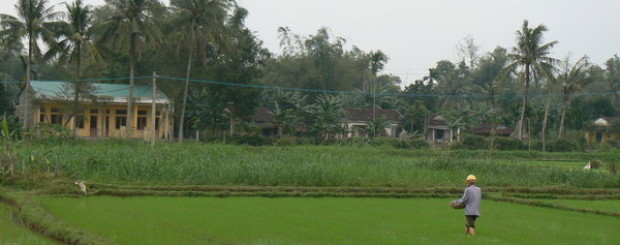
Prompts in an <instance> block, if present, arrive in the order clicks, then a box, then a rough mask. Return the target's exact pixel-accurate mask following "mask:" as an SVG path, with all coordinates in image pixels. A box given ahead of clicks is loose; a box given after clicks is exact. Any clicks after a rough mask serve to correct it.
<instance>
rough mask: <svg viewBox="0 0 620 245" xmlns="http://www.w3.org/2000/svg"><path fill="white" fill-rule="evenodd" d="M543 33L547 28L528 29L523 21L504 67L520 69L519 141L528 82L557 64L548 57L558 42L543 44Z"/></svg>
mask: <svg viewBox="0 0 620 245" xmlns="http://www.w3.org/2000/svg"><path fill="white" fill-rule="evenodd" d="M545 31H547V27H545V26H544V25H542V24H541V25H538V26H537V27H535V28H530V27H529V26H528V21H527V20H524V21H523V25H522V27H521V30H518V31H517V32H516V34H517V37H516V41H517V45H516V46H515V47H513V51H512V53H510V54H508V57H509V58H510V59H511V60H512V62H511V63H510V64H508V66H506V68H505V71H514V70H516V69H517V68H521V69H522V70H521V75H522V76H523V78H524V81H523V82H524V85H523V102H522V105H521V113H520V114H521V116H520V117H519V122H518V123H517V127H516V129H515V130H516V131H517V132H516V133H517V135H518V137H519V140H522V139H523V121H524V118H525V110H526V108H527V101H528V93H529V89H530V81H531V80H532V78H536V77H537V76H541V75H543V76H544V74H545V73H549V71H550V70H551V69H552V67H553V66H554V64H555V63H557V60H556V59H554V58H551V57H549V56H548V55H549V53H550V52H551V48H553V46H554V45H555V44H557V43H558V41H551V42H548V43H544V44H543V32H545Z"/></svg>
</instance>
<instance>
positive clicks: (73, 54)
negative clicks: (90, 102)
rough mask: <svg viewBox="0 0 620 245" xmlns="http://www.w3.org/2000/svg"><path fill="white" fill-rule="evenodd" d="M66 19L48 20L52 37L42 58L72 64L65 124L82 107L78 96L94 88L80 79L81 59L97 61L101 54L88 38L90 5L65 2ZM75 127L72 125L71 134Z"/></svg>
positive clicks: (83, 95) (85, 94) (90, 31)
mask: <svg viewBox="0 0 620 245" xmlns="http://www.w3.org/2000/svg"><path fill="white" fill-rule="evenodd" d="M65 6H66V11H67V12H66V15H65V17H66V19H67V21H59V22H54V23H51V29H52V30H53V31H54V33H55V36H56V39H57V40H55V41H54V42H52V44H51V45H50V49H49V50H48V51H47V52H46V54H45V57H46V58H51V57H58V62H60V63H62V64H67V65H70V64H73V63H75V77H76V79H77V80H76V82H75V83H74V84H72V85H71V87H72V92H71V93H72V95H73V96H72V97H73V103H72V105H71V106H70V108H69V109H70V115H69V119H68V120H67V123H68V122H69V121H70V120H71V118H73V117H75V115H76V114H77V113H79V112H80V111H81V110H83V108H81V107H80V106H79V99H80V97H82V98H84V97H88V96H90V94H91V92H93V91H94V88H92V86H89V85H88V84H86V83H82V82H80V81H79V80H80V78H81V64H82V59H83V58H85V57H83V55H86V56H87V58H89V59H91V60H101V54H100V53H99V51H98V49H97V48H96V47H95V44H94V42H93V41H92V39H91V38H92V29H91V27H92V8H91V6H90V5H84V3H83V2H82V0H76V1H75V2H73V4H71V5H69V4H65ZM75 130H76V127H74V133H75Z"/></svg>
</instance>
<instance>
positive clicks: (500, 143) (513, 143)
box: [493, 137, 527, 151]
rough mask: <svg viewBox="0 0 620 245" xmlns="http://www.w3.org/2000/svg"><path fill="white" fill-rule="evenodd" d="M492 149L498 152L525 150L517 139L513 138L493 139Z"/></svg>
mask: <svg viewBox="0 0 620 245" xmlns="http://www.w3.org/2000/svg"><path fill="white" fill-rule="evenodd" d="M493 148H494V149H497V150H500V151H516V150H526V149H527V146H526V145H525V144H523V142H521V141H520V140H518V139H514V138H503V137H502V138H495V141H494V142H493Z"/></svg>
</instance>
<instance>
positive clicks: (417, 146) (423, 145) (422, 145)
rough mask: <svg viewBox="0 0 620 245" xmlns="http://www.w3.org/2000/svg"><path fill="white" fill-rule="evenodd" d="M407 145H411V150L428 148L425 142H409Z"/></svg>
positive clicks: (418, 140)
mask: <svg viewBox="0 0 620 245" xmlns="http://www.w3.org/2000/svg"><path fill="white" fill-rule="evenodd" d="M409 143H410V144H411V148H413V149H426V148H429V147H430V145H429V144H428V142H426V140H420V139H417V140H410V141H409Z"/></svg>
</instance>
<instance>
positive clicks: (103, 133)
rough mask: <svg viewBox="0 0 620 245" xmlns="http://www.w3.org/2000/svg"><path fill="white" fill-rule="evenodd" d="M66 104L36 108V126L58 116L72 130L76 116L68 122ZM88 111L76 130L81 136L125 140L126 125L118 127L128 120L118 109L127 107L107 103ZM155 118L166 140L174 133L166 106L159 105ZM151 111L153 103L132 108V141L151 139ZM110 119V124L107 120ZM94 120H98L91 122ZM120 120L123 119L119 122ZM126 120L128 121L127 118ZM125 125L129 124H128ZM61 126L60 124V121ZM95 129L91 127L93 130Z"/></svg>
mask: <svg viewBox="0 0 620 245" xmlns="http://www.w3.org/2000/svg"><path fill="white" fill-rule="evenodd" d="M63 106H64V105H61V104H58V103H53V102H40V103H39V104H38V105H35V106H34V107H33V114H34V115H33V116H34V123H41V122H46V123H52V119H53V118H54V115H56V116H55V117H59V116H60V117H61V118H62V125H66V126H67V127H68V128H69V129H70V130H73V128H74V126H75V121H76V120H77V117H78V116H77V115H76V116H75V117H73V118H72V119H71V120H70V121H69V123H67V122H66V120H67V119H68V118H69V117H70V112H68V111H66V110H63V109H62V108H63ZM85 108H86V109H85V110H84V112H83V113H82V114H80V115H79V116H83V118H84V119H83V122H84V123H83V127H79V128H77V130H76V134H77V136H78V137H119V138H121V137H125V136H126V131H125V127H124V126H120V127H119V128H117V127H116V126H117V123H116V121H117V119H118V118H126V116H127V115H126V114H118V115H117V113H116V112H117V110H123V111H126V110H127V105H126V104H107V105H95V104H93V105H91V106H86V107H85ZM139 111H143V112H145V113H144V114H142V115H138V112H139ZM157 111H158V112H159V113H158V115H156V118H158V119H159V128H158V129H157V131H156V133H157V136H158V137H159V138H163V137H165V136H166V135H169V134H170V133H171V132H172V125H173V124H172V120H171V116H170V115H171V113H168V112H167V110H165V109H164V106H163V105H157ZM151 116H152V112H151V105H150V104H148V105H147V104H137V105H136V106H133V110H132V123H131V125H130V126H131V130H130V131H131V136H130V138H145V139H146V138H150V137H151V126H152V124H153V123H152V120H151ZM106 117H107V118H108V120H107V123H106V120H105V118H106ZM139 118H146V120H144V119H142V120H140V122H142V123H145V125H144V126H142V127H140V128H138V125H139V120H138V119H139ZM91 119H94V120H97V121H92V120H91ZM119 120H120V119H119ZM125 120H126V119H125ZM125 122H126V121H125ZM57 123H58V122H57ZM91 127H92V128H91Z"/></svg>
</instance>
